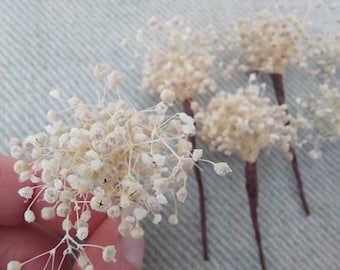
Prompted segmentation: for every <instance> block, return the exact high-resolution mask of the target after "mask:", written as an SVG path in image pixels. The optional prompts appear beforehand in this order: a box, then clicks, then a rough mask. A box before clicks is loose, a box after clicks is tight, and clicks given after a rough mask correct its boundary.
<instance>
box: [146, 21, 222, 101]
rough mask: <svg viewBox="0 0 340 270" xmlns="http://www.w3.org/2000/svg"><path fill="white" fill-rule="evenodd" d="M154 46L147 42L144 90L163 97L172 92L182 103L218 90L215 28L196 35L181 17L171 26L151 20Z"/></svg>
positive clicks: (152, 43) (170, 24)
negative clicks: (215, 77)
mask: <svg viewBox="0 0 340 270" xmlns="http://www.w3.org/2000/svg"><path fill="white" fill-rule="evenodd" d="M149 27H150V32H151V33H150V34H151V35H152V36H153V38H152V42H148V41H146V40H144V41H143V42H144V45H145V46H146V48H147V50H148V51H147V53H146V54H145V55H144V61H145V63H144V68H143V78H142V84H141V87H142V89H144V90H147V91H150V92H156V93H160V92H161V91H162V90H163V89H169V90H172V91H174V92H175V93H176V96H177V97H178V98H179V99H180V100H181V101H183V100H185V99H188V98H194V97H195V96H197V95H198V94H204V93H205V92H207V91H208V90H214V89H215V87H216V86H215V81H214V79H213V77H212V75H213V74H212V73H213V67H214V64H215V55H214V44H215V42H216V40H217V35H216V33H215V31H214V30H213V29H212V28H211V27H207V29H206V30H205V31H202V32H196V31H194V30H193V29H191V27H190V24H189V23H188V22H185V21H184V20H183V18H181V17H180V16H176V17H174V18H173V19H172V21H171V22H159V21H158V20H157V19H156V18H155V17H152V18H151V19H150V20H149Z"/></svg>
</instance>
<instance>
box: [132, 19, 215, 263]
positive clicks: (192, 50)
mask: <svg viewBox="0 0 340 270" xmlns="http://www.w3.org/2000/svg"><path fill="white" fill-rule="evenodd" d="M149 30H150V31H149V32H150V33H149V34H150V35H151V36H152V38H151V41H150V40H142V39H141V38H139V40H140V41H141V43H143V44H144V45H145V47H146V49H147V53H146V54H145V56H144V59H145V62H144V68H143V75H142V83H141V88H142V89H144V90H146V91H149V92H152V93H154V92H156V93H159V92H161V91H162V90H163V89H170V90H172V91H173V92H174V93H175V94H176V97H177V98H179V100H180V101H181V102H182V104H183V108H184V112H185V113H186V114H188V115H189V116H191V117H194V114H193V111H192V110H191V108H190V103H191V102H192V100H193V99H194V98H195V97H196V96H198V95H201V94H204V93H206V92H207V91H208V90H214V89H215V87H216V83H215V81H214V79H213V68H214V65H215V54H214V46H215V43H216V42H217V34H216V33H215V31H214V29H213V28H212V27H211V26H208V27H207V28H206V29H205V31H202V32H197V31H194V30H193V29H192V28H191V26H190V23H189V22H186V21H184V20H183V18H182V17H180V16H176V17H174V18H173V19H172V20H171V21H169V22H165V23H162V22H159V21H158V20H157V18H156V17H151V18H150V20H149ZM138 36H139V37H140V36H141V35H140V33H139V35H138ZM189 140H190V142H191V143H192V145H193V148H195V147H196V139H195V134H194V133H193V134H191V136H189ZM194 173H195V176H196V181H197V185H198V190H199V202H200V212H201V233H202V246H203V257H204V259H205V260H208V240H207V230H206V213H205V198H204V197H205V196H204V187H203V181H202V176H201V172H200V170H199V168H198V167H197V166H195V167H194Z"/></svg>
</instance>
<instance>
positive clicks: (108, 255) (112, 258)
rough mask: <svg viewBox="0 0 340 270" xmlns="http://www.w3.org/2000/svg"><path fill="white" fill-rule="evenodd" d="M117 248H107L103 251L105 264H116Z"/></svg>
mask: <svg viewBox="0 0 340 270" xmlns="http://www.w3.org/2000/svg"><path fill="white" fill-rule="evenodd" d="M116 253H117V251H116V248H115V247H114V246H106V247H104V249H103V252H102V257H103V260H104V261H105V262H116Z"/></svg>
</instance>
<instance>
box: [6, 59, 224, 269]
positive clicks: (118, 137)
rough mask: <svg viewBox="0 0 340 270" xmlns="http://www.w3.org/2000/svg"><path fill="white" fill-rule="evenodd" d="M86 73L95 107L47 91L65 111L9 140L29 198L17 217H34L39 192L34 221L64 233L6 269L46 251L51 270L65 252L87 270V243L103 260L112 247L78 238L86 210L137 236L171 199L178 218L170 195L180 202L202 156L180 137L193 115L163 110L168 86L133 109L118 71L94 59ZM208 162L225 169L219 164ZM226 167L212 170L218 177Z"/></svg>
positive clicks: (85, 226)
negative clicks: (97, 84) (111, 96)
mask: <svg viewBox="0 0 340 270" xmlns="http://www.w3.org/2000/svg"><path fill="white" fill-rule="evenodd" d="M94 74H95V75H96V76H97V77H100V78H104V80H105V84H106V88H105V91H104V95H103V98H102V99H100V100H99V103H98V104H97V105H89V104H85V103H83V102H82V101H81V100H80V99H79V98H76V97H71V98H67V99H64V98H63V97H62V94H61V93H60V92H59V91H58V90H53V91H51V93H50V95H51V96H52V97H53V98H55V99H56V100H58V101H60V102H62V103H66V105H68V106H69V110H68V111H66V113H68V114H67V117H66V115H65V112H64V113H63V112H57V111H49V112H48V120H49V121H50V124H49V125H48V126H46V127H45V131H44V132H40V133H38V134H35V135H32V136H29V137H28V138H26V139H25V140H24V141H20V140H19V139H16V138H15V139H12V140H11V141H10V149H11V153H12V155H13V156H14V157H16V158H19V160H18V161H17V162H16V163H15V165H14V171H15V172H16V173H18V174H19V178H20V181H21V182H27V186H26V187H23V188H21V189H20V190H19V191H18V193H19V195H20V196H21V197H23V198H25V199H26V200H28V202H29V205H28V207H27V210H26V211H25V214H24V219H25V220H26V222H29V223H32V222H35V220H36V214H38V213H34V212H33V211H32V205H33V204H36V203H39V200H40V199H41V198H42V200H43V201H45V202H47V203H48V204H49V206H46V207H44V208H42V210H41V213H40V215H41V217H42V219H45V220H50V219H54V218H55V217H60V218H62V219H63V222H62V229H63V231H64V237H63V238H62V239H61V240H60V242H59V243H58V244H57V245H56V246H55V247H53V248H52V249H51V250H49V251H47V252H45V253H42V254H39V255H37V256H36V257H34V258H31V259H29V260H26V261H23V262H19V261H16V260H14V261H11V262H9V263H8V267H7V269H8V270H12V269H21V268H22V267H23V266H24V265H26V264H28V263H30V262H31V261H33V260H35V259H37V258H40V257H43V256H48V259H47V262H46V267H47V266H48V265H49V264H50V265H51V269H60V267H61V265H62V264H63V261H64V259H65V257H66V256H67V255H70V256H73V258H74V259H75V261H76V262H77V264H78V265H79V267H80V268H81V269H86V270H89V269H93V264H92V262H91V261H90V259H89V258H88V256H87V255H86V250H87V249H89V248H98V249H101V250H102V256H103V260H104V261H105V262H115V260H116V256H115V254H116V249H115V247H114V246H106V247H103V246H99V245H96V244H95V243H94V244H90V243H86V240H87V238H88V235H89V232H90V229H91V228H89V220H90V219H91V217H92V214H93V213H94V212H100V213H106V215H107V216H108V217H109V218H118V219H119V221H120V224H119V226H118V231H119V233H120V234H121V235H123V236H131V237H132V238H136V239H138V238H141V237H143V234H144V230H143V228H142V224H141V221H142V220H143V219H144V218H145V217H146V216H147V215H152V216H153V223H154V224H158V223H159V222H161V220H162V217H163V215H162V212H161V209H162V206H163V205H166V204H167V203H168V198H170V197H171V198H172V199H173V201H174V202H175V207H174V208H175V209H174V212H173V213H172V214H171V215H170V216H169V217H168V222H169V223H171V224H176V223H178V212H177V202H176V201H179V202H181V203H183V202H184V201H185V199H186V196H187V189H186V184H187V178H188V175H187V172H188V170H190V169H192V167H193V166H195V162H196V161H198V160H200V159H201V156H202V151H201V150H193V154H192V145H191V143H190V142H188V140H187V137H188V136H190V135H191V134H193V133H195V126H194V124H193V119H192V118H191V117H190V116H188V115H186V114H185V113H175V114H174V115H172V116H168V115H167V110H168V108H169V107H170V106H171V105H172V102H173V100H174V93H173V92H171V91H170V90H165V91H163V92H161V102H159V103H158V104H156V105H155V106H153V107H151V108H148V109H145V110H139V111H138V110H136V109H134V108H132V107H131V106H130V105H129V103H128V102H126V101H125V100H124V99H123V98H122V97H121V95H120V94H119V91H118V89H117V86H118V83H119V80H120V73H119V72H117V71H111V72H109V69H108V67H106V66H105V65H97V66H96V68H95V70H94ZM108 89H115V90H116V93H117V94H118V97H119V99H118V101H116V102H107V100H106V98H105V95H106V94H107V90H108ZM70 112H71V117H70V116H69V113H70ZM207 162H208V163H212V164H213V165H214V164H215V163H213V162H211V161H207ZM216 164H223V165H224V166H225V168H229V167H228V165H227V164H226V163H216ZM219 166H221V165H219ZM215 171H216V170H215ZM227 172H228V170H219V171H217V173H218V174H221V175H223V174H225V173H227ZM33 191H36V192H33ZM34 194H36V195H34ZM74 220H75V221H74ZM73 221H74V222H73ZM73 231H75V234H73V233H72V232H73ZM62 244H65V245H66V248H65V250H64V252H63V257H62V260H61V261H60V262H59V265H56V263H57V262H55V252H56V250H57V249H58V248H62Z"/></svg>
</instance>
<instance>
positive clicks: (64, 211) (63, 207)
mask: <svg viewBox="0 0 340 270" xmlns="http://www.w3.org/2000/svg"><path fill="white" fill-rule="evenodd" d="M70 210H71V209H70V205H69V204H68V203H64V202H63V203H61V204H59V205H58V206H57V216H58V217H66V216H67V215H68V214H69V213H70Z"/></svg>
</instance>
